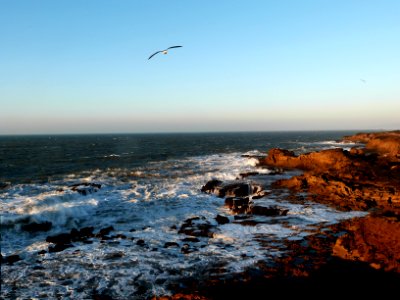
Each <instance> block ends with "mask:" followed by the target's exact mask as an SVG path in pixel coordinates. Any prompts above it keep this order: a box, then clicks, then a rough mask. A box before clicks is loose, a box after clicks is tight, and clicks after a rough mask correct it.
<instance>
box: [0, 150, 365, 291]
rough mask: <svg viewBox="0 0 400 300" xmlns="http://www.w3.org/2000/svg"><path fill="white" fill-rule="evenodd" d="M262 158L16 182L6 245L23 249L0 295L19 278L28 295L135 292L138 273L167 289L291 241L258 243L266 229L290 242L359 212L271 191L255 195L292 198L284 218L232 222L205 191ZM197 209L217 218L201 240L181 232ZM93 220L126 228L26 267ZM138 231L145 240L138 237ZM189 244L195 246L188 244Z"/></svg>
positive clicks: (203, 159) (8, 205)
mask: <svg viewBox="0 0 400 300" xmlns="http://www.w3.org/2000/svg"><path fill="white" fill-rule="evenodd" d="M256 164H257V160H256V159H255V158H247V157H243V156H242V155H241V153H231V154H225V155H208V156H198V157H190V158H183V159H176V160H167V161H161V162H153V163H149V164H148V165H146V166H142V167H138V168H136V169H110V170H106V171H104V170H94V171H90V172H82V173H76V174H70V175H68V176H65V178H64V179H62V180H58V181H54V182H51V183H48V184H45V185H36V184H23V185H15V186H13V187H11V188H10V189H7V190H6V191H1V192H0V193H1V194H0V200H1V205H2V213H1V223H2V225H7V226H8V227H7V226H6V227H5V228H4V229H2V249H1V251H2V254H3V255H10V254H14V253H18V254H20V255H21V256H22V257H23V258H24V260H23V261H22V262H18V263H16V264H14V265H13V266H8V265H4V266H3V265H2V274H7V275H6V276H4V278H2V279H3V280H4V288H3V287H2V290H3V291H2V295H7V293H12V286H13V284H14V283H15V282H18V293H19V297H20V298H35V297H36V298H40V297H42V298H43V297H45V296H43V295H44V294H46V295H47V297H50V298H52V297H53V295H55V293H56V292H58V293H60V294H62V295H64V298H74V299H84V298H90V297H91V295H90V292H91V291H92V290H90V291H89V290H88V288H87V286H91V289H95V290H97V291H102V290H105V289H108V290H110V291H111V292H112V293H113V294H115V295H116V296H117V298H118V297H119V298H128V297H129V295H132V294H135V293H136V292H137V290H138V289H139V287H138V286H137V285H135V284H136V283H137V282H142V283H143V284H145V283H146V286H147V289H148V293H151V294H150V295H147V296H149V297H150V296H152V295H161V294H166V293H168V291H167V290H166V286H168V283H170V282H173V281H174V280H178V279H179V278H180V277H185V276H199V277H201V276H203V275H202V274H203V273H207V274H209V271H208V272H206V270H209V269H208V268H210V267H211V266H212V265H213V264H215V263H218V264H221V263H224V264H226V270H227V272H232V273H235V272H240V271H241V270H243V269H244V268H245V267H247V266H251V265H254V264H255V263H256V262H257V261H258V260H265V259H267V258H268V257H273V256H274V255H279V254H280V251H284V247H282V250H277V249H276V247H268V246H266V245H265V244H262V243H260V242H259V239H262V238H263V237H271V238H274V239H275V240H277V241H279V240H281V241H282V242H283V241H284V240H285V239H288V238H290V239H300V238H303V237H304V236H305V235H307V234H309V231H310V226H312V225H315V224H320V223H321V222H326V223H334V222H337V221H338V220H340V219H343V218H348V217H352V216H356V215H359V214H357V213H343V212H338V211H335V210H333V209H330V208H327V207H325V206H323V205H318V204H307V205H306V206H304V205H301V204H292V203H289V202H285V201H282V200H281V199H279V198H276V197H275V198H274V197H270V198H262V199H259V200H254V203H255V204H260V205H279V206H281V207H285V208H288V209H289V213H288V215H287V216H283V217H276V218H275V220H282V221H284V222H282V223H280V222H271V220H272V219H271V217H264V216H258V217H257V220H258V221H259V223H258V224H257V225H256V226H243V225H241V224H240V223H239V222H235V223H234V219H233V216H232V215H230V212H229V211H228V210H227V209H226V208H224V206H223V204H224V200H223V199H221V198H218V197H215V196H211V195H208V194H203V193H201V192H200V188H201V186H202V185H204V184H205V183H206V182H207V181H208V180H211V179H220V180H223V181H226V180H235V179H236V178H237V177H238V175H239V174H240V173H245V172H259V173H262V174H268V172H269V170H268V169H262V168H258V167H257V166H256ZM276 176H287V175H274V177H273V179H272V178H271V179H265V180H266V181H265V182H269V181H272V180H276V179H277V177H276ZM266 177H267V178H268V176H266ZM246 180H253V179H252V178H246ZM268 180H269V181H268ZM80 182H86V183H93V182H94V183H98V184H101V185H102V187H101V188H100V189H99V190H98V191H97V192H93V193H90V194H88V195H81V194H79V193H78V192H76V191H73V190H71V188H70V186H71V185H72V184H76V183H80ZM217 214H224V215H227V216H228V217H229V218H230V220H231V222H230V223H228V224H225V225H218V224H217V222H216V220H215V217H216V215H217ZM192 217H200V218H204V222H208V223H209V224H210V225H211V226H213V229H212V230H213V231H214V235H213V237H212V238H207V237H198V239H199V242H198V243H192V242H183V241H182V239H183V238H185V237H186V236H185V235H184V234H180V233H178V231H179V228H180V226H181V225H182V223H183V222H184V221H185V220H187V219H188V218H192ZM279 218H280V219H279ZM27 219H29V221H30V222H33V221H35V222H43V221H50V222H52V223H53V224H54V227H53V228H52V230H51V231H50V232H46V233H36V234H30V233H27V232H21V231H20V230H19V224H20V223H21V222H26V221H27ZM85 226H94V227H95V230H96V231H98V230H99V229H101V228H104V227H106V226H113V227H114V229H115V230H114V231H113V232H112V234H123V235H125V236H126V237H127V238H126V239H118V238H115V239H112V240H110V241H106V242H104V241H103V242H102V241H100V240H99V239H97V238H94V239H92V244H83V243H79V242H78V243H75V247H73V248H68V249H66V250H64V251H62V252H59V253H47V254H45V255H44V256H43V257H41V258H40V257H39V258H40V260H41V266H43V267H44V269H43V270H40V269H38V270H36V269H34V268H32V267H31V266H29V265H28V266H29V267H27V263H28V262H29V263H31V264H36V260H37V259H38V256H37V255H36V254H35V252H36V251H39V250H43V249H46V248H47V246H48V243H46V242H44V241H45V238H46V236H47V235H51V234H56V233H60V232H68V231H69V230H71V229H72V228H81V227H85ZM140 239H142V240H144V245H139V244H137V241H138V240H140ZM167 242H176V243H177V244H178V247H164V245H165V243H167ZM185 244H188V246H187V247H189V249H192V250H193V251H188V252H187V253H183V252H181V248H182V247H184V245H185ZM3 272H4V273H3ZM22 277H23V278H24V280H20V279H21V278H22ZM135 278H136V279H135Z"/></svg>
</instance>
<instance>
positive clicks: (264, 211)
mask: <svg viewBox="0 0 400 300" xmlns="http://www.w3.org/2000/svg"><path fill="white" fill-rule="evenodd" d="M288 212H289V209H286V208H282V207H278V206H268V207H266V206H260V205H254V206H251V207H250V213H251V214H253V215H262V216H268V217H272V216H286V215H287V213H288Z"/></svg>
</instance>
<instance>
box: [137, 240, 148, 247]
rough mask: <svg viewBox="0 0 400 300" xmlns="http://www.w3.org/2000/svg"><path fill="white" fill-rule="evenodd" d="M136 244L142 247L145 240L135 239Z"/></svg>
mask: <svg viewBox="0 0 400 300" xmlns="http://www.w3.org/2000/svg"><path fill="white" fill-rule="evenodd" d="M136 245H138V246H141V247H143V246H145V245H146V242H145V241H144V240H137V241H136Z"/></svg>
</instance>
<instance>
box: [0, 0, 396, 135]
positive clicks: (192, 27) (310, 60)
mask: <svg viewBox="0 0 400 300" xmlns="http://www.w3.org/2000/svg"><path fill="white" fill-rule="evenodd" d="M399 16H400V1H398V0H379V1H376V0H334V1H333V0H332V1H329V0H301V1H298V0H274V1H272V0H271V1H268V0H260V1H256V0H246V1H244V0H243V1H236V0H219V1H216V0H202V1H195V0H168V1H166V0H151V1H147V0H107V1H106V0H84V1H82V0H57V1H54V0H30V1H28V0H0V134H58V133H60V134H64V133H142V132H209V131H277V130H342V129H349V130H353V129H356V130H367V129H368V130H371V129H372V130H373V129H380V130H381V129H387V130H390V129H400V117H399V116H400V54H399V53H400V18H399ZM175 45H181V46H183V47H182V48H177V49H172V50H170V51H169V52H168V54H167V55H163V54H157V55H156V56H154V57H153V58H152V59H150V60H148V57H149V56H150V55H151V54H152V53H154V52H155V51H158V50H161V49H165V48H167V47H169V46H175Z"/></svg>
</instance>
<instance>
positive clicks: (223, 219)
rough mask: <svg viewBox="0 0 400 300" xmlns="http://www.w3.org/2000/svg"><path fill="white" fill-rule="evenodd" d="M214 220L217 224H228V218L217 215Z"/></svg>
mask: <svg viewBox="0 0 400 300" xmlns="http://www.w3.org/2000/svg"><path fill="white" fill-rule="evenodd" d="M215 220H216V221H217V223H218V224H227V223H229V218H228V217H225V216H221V215H217V216H216V217H215Z"/></svg>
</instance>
